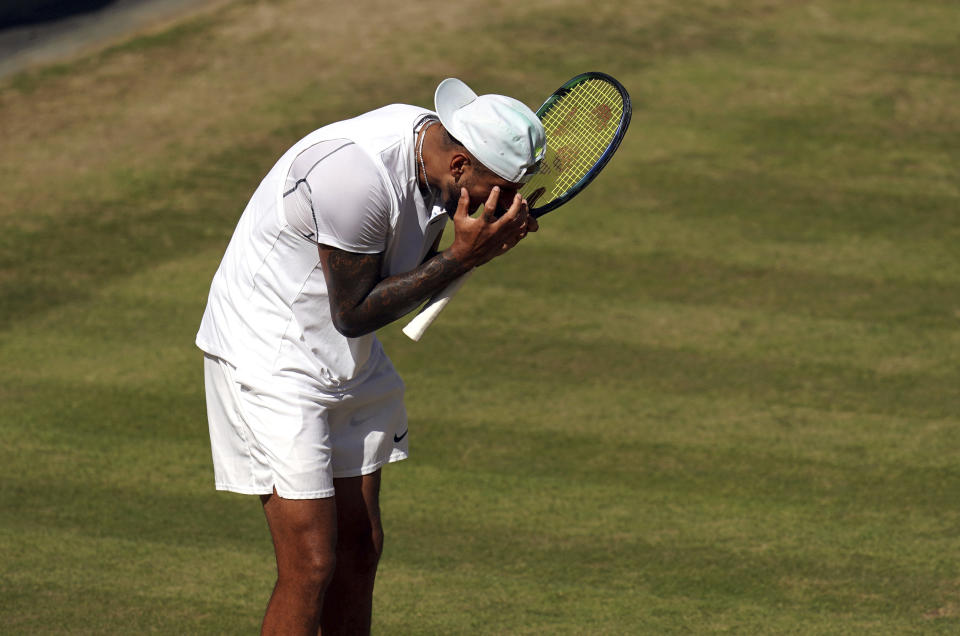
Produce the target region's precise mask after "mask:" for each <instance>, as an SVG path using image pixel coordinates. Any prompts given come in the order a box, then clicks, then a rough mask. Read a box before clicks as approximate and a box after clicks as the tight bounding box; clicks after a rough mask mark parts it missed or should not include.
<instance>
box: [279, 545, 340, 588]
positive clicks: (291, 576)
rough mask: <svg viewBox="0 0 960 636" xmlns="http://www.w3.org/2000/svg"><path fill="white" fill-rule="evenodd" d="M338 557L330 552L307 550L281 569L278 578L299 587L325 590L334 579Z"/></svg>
mask: <svg viewBox="0 0 960 636" xmlns="http://www.w3.org/2000/svg"><path fill="white" fill-rule="evenodd" d="M336 567H337V557H336V555H335V554H334V553H333V552H331V551H329V550H320V549H314V550H307V551H304V552H303V553H302V554H301V555H300V557H299V558H298V559H295V560H294V561H293V562H291V563H290V564H289V565H288V567H286V568H280V570H279V572H278V576H279V578H280V579H281V581H283V580H287V581H290V582H294V583H296V584H297V585H301V586H306V587H311V588H317V589H323V588H325V587H326V586H327V584H328V583H329V582H330V579H332V578H333V572H334V570H335V569H336Z"/></svg>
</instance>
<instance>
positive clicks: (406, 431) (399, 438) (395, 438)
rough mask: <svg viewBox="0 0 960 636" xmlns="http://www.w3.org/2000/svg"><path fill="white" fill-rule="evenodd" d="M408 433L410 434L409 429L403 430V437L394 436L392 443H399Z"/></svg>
mask: <svg viewBox="0 0 960 636" xmlns="http://www.w3.org/2000/svg"><path fill="white" fill-rule="evenodd" d="M409 432H410V429H407V430H405V431H404V432H403V435H399V436H398V435H396V434H394V436H393V441H394V443H396V442H399V441H401V440H402V439H403V438H404V437H406V436H407V433H409Z"/></svg>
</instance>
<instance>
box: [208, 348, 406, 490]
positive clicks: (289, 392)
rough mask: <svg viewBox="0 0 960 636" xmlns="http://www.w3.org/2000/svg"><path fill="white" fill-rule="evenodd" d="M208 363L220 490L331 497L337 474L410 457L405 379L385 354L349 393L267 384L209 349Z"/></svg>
mask: <svg viewBox="0 0 960 636" xmlns="http://www.w3.org/2000/svg"><path fill="white" fill-rule="evenodd" d="M203 364H204V379H205V385H206V394H207V419H208V421H209V424H210V446H211V449H212V451H213V471H214V480H215V482H216V488H217V490H229V491H231V492H238V493H244V494H250V495H266V494H270V493H272V492H273V490H274V488H276V491H277V494H279V495H280V496H281V497H284V498H286V499H320V498H324V497H332V496H333V494H334V490H333V480H334V478H340V477H356V476H357V475H367V474H370V473H372V472H375V471H376V470H378V469H379V468H380V467H381V466H383V465H384V464H387V463H390V462H395V461H400V460H402V459H406V457H407V453H408V446H407V442H408V439H407V413H406V409H405V408H404V405H403V382H402V381H401V380H400V377H399V375H397V372H396V371H395V370H394V368H393V365H392V364H391V363H390V360H389V359H388V358H386V356H384V363H383V364H381V365H380V368H378V369H377V370H375V371H374V373H373V374H372V375H371V376H370V377H369V379H368V380H366V381H365V382H364V383H363V385H362V387H360V389H362V390H358V391H353V392H350V393H346V394H343V395H330V394H323V393H319V392H318V393H316V394H312V393H311V394H309V395H308V394H306V392H305V391H303V390H298V389H296V388H295V387H293V386H290V387H285V388H277V389H271V391H270V392H265V391H263V390H260V389H253V388H251V387H249V386H246V385H243V384H241V383H240V382H238V381H237V379H236V376H235V369H234V368H233V367H232V366H231V365H230V364H229V363H228V362H226V361H224V360H221V359H220V358H216V357H214V356H211V355H205V356H204V363H203Z"/></svg>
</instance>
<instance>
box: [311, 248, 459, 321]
mask: <svg viewBox="0 0 960 636" xmlns="http://www.w3.org/2000/svg"><path fill="white" fill-rule="evenodd" d="M320 253H321V258H320V266H321V267H322V268H323V272H324V276H325V277H326V281H327V292H328V294H329V296H330V312H331V314H332V315H333V322H334V325H335V326H336V328H337V330H338V331H340V333H342V334H344V335H345V336H349V337H354V338H355V337H358V336H361V335H363V334H367V333H371V332H373V331H376V330H377V329H379V328H380V327H383V326H384V325H387V324H390V323H391V322H393V321H394V320H396V319H398V318H400V317H401V316H403V315H404V314H406V313H409V312H410V311H412V310H413V309H416V308H417V306H419V305H420V303H422V302H423V301H424V300H426V299H427V298H429V297H430V296H432V295H433V294H435V293H436V292H438V291H440V290H441V289H443V288H444V287H445V286H446V285H447V284H449V283H450V282H452V281H453V280H454V279H456V278H457V277H459V276H460V275H462V274H464V273H466V271H467V268H466V267H464V265H463V264H462V263H460V262H459V261H457V260H455V259H453V258H450V257H448V256H447V255H446V254H444V253H439V254H437V255H435V256H433V257H432V258H429V259H427V260H426V261H424V263H423V264H422V265H420V266H419V267H417V268H415V269H413V270H411V271H409V272H406V273H404V274H398V275H396V276H390V277H389V278H384V279H381V278H380V268H381V264H382V260H383V255H382V254H354V253H350V252H344V251H341V250H334V249H321V252H320Z"/></svg>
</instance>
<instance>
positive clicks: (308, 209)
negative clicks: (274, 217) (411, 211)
mask: <svg viewBox="0 0 960 636" xmlns="http://www.w3.org/2000/svg"><path fill="white" fill-rule="evenodd" d="M284 212H285V214H286V217H287V222H288V223H289V224H290V225H291V226H292V227H293V228H294V230H296V231H297V232H298V233H299V234H300V235H301V236H303V237H304V238H305V239H307V240H309V241H311V242H313V243H317V244H321V245H329V246H331V247H336V248H339V249H343V250H346V251H348V252H357V253H361V254H376V253H378V252H383V251H384V250H385V249H386V245H387V233H388V230H389V227H390V197H389V194H388V190H387V186H386V184H385V183H384V180H383V177H382V176H381V174H380V171H379V170H378V169H377V166H376V164H374V162H373V159H371V158H370V157H369V156H368V155H367V154H366V153H365V152H364V151H363V150H362V149H361V148H360V147H359V146H357V145H356V144H354V143H353V142H351V141H349V140H345V139H334V140H330V141H324V142H321V143H319V144H315V145H313V146H311V147H310V148H308V149H307V150H305V151H303V152H302V153H300V154H299V155H298V156H297V157H296V159H294V161H293V164H292V165H291V167H290V172H289V174H288V175H287V187H286V189H285V191H284Z"/></svg>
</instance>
